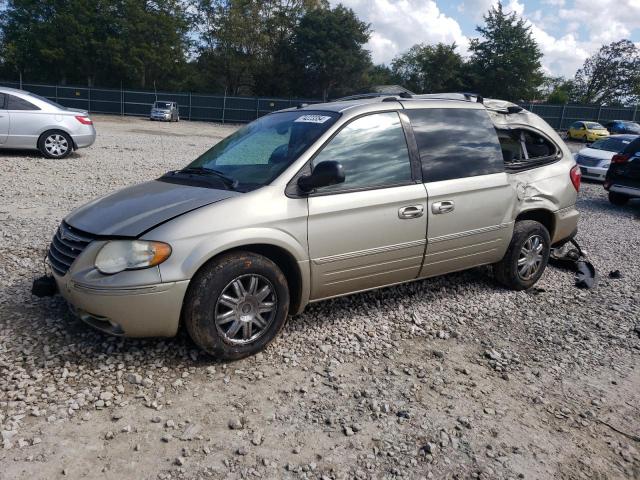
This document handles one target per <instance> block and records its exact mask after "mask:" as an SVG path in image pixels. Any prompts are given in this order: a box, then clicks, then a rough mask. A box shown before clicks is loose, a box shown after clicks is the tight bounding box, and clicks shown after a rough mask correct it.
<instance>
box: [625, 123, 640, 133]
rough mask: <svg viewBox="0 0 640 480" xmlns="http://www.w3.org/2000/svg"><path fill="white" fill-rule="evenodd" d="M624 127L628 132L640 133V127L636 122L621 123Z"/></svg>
mask: <svg viewBox="0 0 640 480" xmlns="http://www.w3.org/2000/svg"><path fill="white" fill-rule="evenodd" d="M621 123H622V126H623V127H624V128H626V129H627V130H628V131H632V132H639V133H640V125H638V124H637V123H636V122H621Z"/></svg>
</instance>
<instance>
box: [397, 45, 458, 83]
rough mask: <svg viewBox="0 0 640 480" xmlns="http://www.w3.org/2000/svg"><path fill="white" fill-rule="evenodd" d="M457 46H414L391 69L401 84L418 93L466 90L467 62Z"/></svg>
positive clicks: (398, 58)
mask: <svg viewBox="0 0 640 480" xmlns="http://www.w3.org/2000/svg"><path fill="white" fill-rule="evenodd" d="M456 48H457V47H456V44H455V43H452V44H451V45H446V44H444V43H438V44H437V45H424V44H419V45H414V46H413V47H411V48H410V49H409V50H408V51H407V52H406V53H404V54H402V55H400V56H399V57H396V58H395V59H394V60H393V62H392V64H391V66H392V70H393V73H394V74H395V75H396V76H397V77H399V78H400V79H401V81H402V83H403V84H404V85H405V86H406V87H407V88H408V89H409V90H412V91H414V92H416V93H441V92H458V91H464V90H467V86H466V85H465V78H464V77H465V63H464V60H463V58H462V56H461V55H460V54H458V52H456Z"/></svg>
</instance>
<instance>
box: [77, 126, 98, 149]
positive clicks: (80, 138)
mask: <svg viewBox="0 0 640 480" xmlns="http://www.w3.org/2000/svg"><path fill="white" fill-rule="evenodd" d="M95 141H96V132H95V130H94V131H93V133H87V134H84V135H74V136H73V143H75V145H76V148H86V147H90V146H91V145H93V143H94V142H95Z"/></svg>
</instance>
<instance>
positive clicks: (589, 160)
mask: <svg viewBox="0 0 640 480" xmlns="http://www.w3.org/2000/svg"><path fill="white" fill-rule="evenodd" d="M601 161H602V159H601V158H594V157H588V156H586V155H578V156H577V157H576V162H577V163H578V164H579V165H582V166H583V167H597V166H598V164H599V163H600V162H601Z"/></svg>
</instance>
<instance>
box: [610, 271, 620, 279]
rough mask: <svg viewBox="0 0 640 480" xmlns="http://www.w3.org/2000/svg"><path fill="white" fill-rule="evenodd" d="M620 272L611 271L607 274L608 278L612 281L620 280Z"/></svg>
mask: <svg viewBox="0 0 640 480" xmlns="http://www.w3.org/2000/svg"><path fill="white" fill-rule="evenodd" d="M622 277H623V275H622V272H620V270H612V271H610V272H609V278H613V279H618V278H622Z"/></svg>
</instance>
